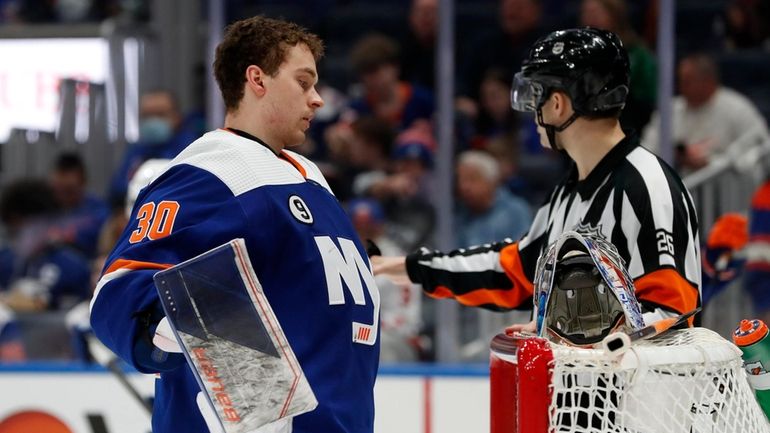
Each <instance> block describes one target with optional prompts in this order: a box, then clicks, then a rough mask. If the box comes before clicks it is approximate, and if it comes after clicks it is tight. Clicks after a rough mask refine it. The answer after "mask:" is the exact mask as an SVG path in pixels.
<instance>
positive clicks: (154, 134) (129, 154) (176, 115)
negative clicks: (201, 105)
mask: <svg viewBox="0 0 770 433" xmlns="http://www.w3.org/2000/svg"><path fill="white" fill-rule="evenodd" d="M139 105H140V108H139V117H140V121H139V140H138V141H137V142H136V143H132V144H130V145H129V146H128V148H127V149H126V153H125V154H124V155H123V160H122V162H121V163H120V166H119V167H118V169H117V171H116V172H115V174H114V175H113V177H112V181H111V183H110V191H109V199H110V203H114V204H117V203H122V202H123V200H124V199H125V196H126V192H127V191H128V182H129V181H130V180H131V178H132V177H133V176H134V174H135V173H136V170H137V169H138V168H139V166H141V165H142V163H143V162H145V161H147V160H148V159H157V158H161V159H170V158H173V157H175V156H176V155H177V154H178V153H179V152H181V151H182V149H184V148H185V147H186V146H187V145H188V144H189V143H191V142H192V141H194V140H195V139H196V138H197V137H198V135H200V134H199V132H200V131H197V129H196V128H193V127H191V125H190V123H191V122H189V121H187V119H184V118H183V116H182V113H181V112H180V110H179V106H178V104H177V101H176V98H175V97H174V95H173V94H172V93H171V92H170V91H168V90H160V89H159V90H152V91H149V92H146V93H144V94H143V95H142V97H141V99H140V102H139Z"/></svg>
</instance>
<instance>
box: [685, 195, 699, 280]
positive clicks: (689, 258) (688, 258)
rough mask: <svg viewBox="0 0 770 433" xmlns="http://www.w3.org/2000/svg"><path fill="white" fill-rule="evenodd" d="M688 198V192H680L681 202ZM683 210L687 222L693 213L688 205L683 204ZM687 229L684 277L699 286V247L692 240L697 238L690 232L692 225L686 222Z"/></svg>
mask: <svg viewBox="0 0 770 433" xmlns="http://www.w3.org/2000/svg"><path fill="white" fill-rule="evenodd" d="M688 198H689V193H688V194H682V203H687V201H688ZM684 210H685V212H687V222H688V223H689V221H690V218H693V215H690V208H689V207H687V206H685V207H684ZM687 231H688V233H689V236H688V237H687V255H685V257H684V272H685V277H686V278H687V279H689V280H690V281H693V282H696V283H697V284H698V287H700V283H701V269H700V248H696V247H697V245H696V244H695V243H694V242H693V239H697V238H698V236H697V235H696V234H695V233H693V232H692V226H691V225H690V224H687Z"/></svg>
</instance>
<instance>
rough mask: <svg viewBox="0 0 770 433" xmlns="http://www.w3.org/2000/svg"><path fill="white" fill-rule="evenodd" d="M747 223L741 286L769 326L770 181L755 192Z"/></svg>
mask: <svg viewBox="0 0 770 433" xmlns="http://www.w3.org/2000/svg"><path fill="white" fill-rule="evenodd" d="M749 221H750V224H749V240H748V244H747V245H746V272H745V275H744V278H743V285H744V288H745V289H746V291H747V292H749V294H750V295H751V298H752V300H753V305H754V310H755V313H756V314H757V315H758V316H759V318H760V319H762V320H764V321H765V323H770V296H768V294H769V293H770V180H766V181H765V183H764V184H762V185H761V186H760V187H759V188H758V189H757V191H756V192H755V193H754V197H753V198H752V200H751V214H750V216H749Z"/></svg>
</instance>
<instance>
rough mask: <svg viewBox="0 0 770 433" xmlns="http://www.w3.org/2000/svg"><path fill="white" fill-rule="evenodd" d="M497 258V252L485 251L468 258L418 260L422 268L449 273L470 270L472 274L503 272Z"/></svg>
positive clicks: (446, 257)
mask: <svg viewBox="0 0 770 433" xmlns="http://www.w3.org/2000/svg"><path fill="white" fill-rule="evenodd" d="M499 257H500V252H499V251H487V252H485V253H482V254H473V255H470V256H461V255H456V256H438V257H434V258H433V259H432V260H420V262H419V263H420V264H421V265H423V266H428V267H430V268H433V269H437V270H444V271H449V272H467V271H468V270H469V269H472V270H473V272H484V271H495V272H505V271H504V270H503V267H502V266H501V265H500V260H499Z"/></svg>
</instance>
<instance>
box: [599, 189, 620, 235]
mask: <svg viewBox="0 0 770 433" xmlns="http://www.w3.org/2000/svg"><path fill="white" fill-rule="evenodd" d="M614 202H615V190H614V189H613V190H612V191H610V195H609V196H607V201H606V202H605V205H604V210H603V211H602V216H601V219H600V220H599V221H601V223H600V224H599V225H600V227H599V229H601V233H602V235H604V238H605V239H612V231H613V230H615V223H616V222H617V221H615V216H614V214H613V209H612V204H613V203H614Z"/></svg>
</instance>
